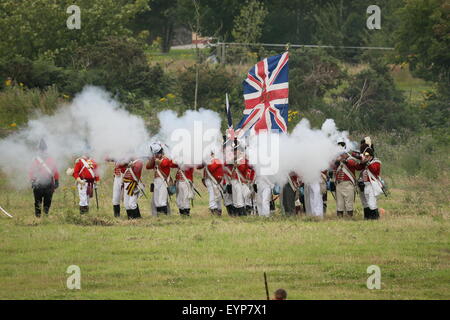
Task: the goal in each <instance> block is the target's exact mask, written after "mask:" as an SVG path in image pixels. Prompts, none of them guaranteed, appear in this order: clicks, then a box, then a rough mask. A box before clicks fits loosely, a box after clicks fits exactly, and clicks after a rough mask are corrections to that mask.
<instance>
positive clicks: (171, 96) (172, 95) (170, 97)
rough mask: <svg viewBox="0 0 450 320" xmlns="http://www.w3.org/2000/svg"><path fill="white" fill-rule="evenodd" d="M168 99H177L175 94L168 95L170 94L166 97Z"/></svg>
mask: <svg viewBox="0 0 450 320" xmlns="http://www.w3.org/2000/svg"><path fill="white" fill-rule="evenodd" d="M166 97H167V98H169V99H174V98H175V95H174V94H173V93H168V94H167V95H166Z"/></svg>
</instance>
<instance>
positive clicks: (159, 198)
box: [152, 177, 170, 216]
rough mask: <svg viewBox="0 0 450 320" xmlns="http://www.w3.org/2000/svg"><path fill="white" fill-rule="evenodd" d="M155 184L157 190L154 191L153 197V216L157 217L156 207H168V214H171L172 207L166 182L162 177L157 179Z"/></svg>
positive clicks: (154, 181)
mask: <svg viewBox="0 0 450 320" xmlns="http://www.w3.org/2000/svg"><path fill="white" fill-rule="evenodd" d="M153 184H154V186H155V189H154V191H153V197H152V215H154V216H156V215H157V212H156V207H164V206H167V214H170V205H169V201H168V198H169V193H168V192H167V186H166V184H165V182H164V180H163V179H162V178H160V177H157V178H155V179H154V180H153Z"/></svg>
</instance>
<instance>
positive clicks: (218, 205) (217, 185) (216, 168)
mask: <svg viewBox="0 0 450 320" xmlns="http://www.w3.org/2000/svg"><path fill="white" fill-rule="evenodd" d="M204 167H205V169H204V171H203V179H202V181H203V184H204V185H205V187H206V188H207V189H208V195H209V210H210V212H211V214H213V215H218V216H220V215H222V199H224V197H225V189H224V187H223V183H224V174H223V170H224V166H223V163H222V161H220V159H218V158H217V157H216V155H215V151H214V150H211V160H210V161H209V163H208V164H206V165H205V166H204Z"/></svg>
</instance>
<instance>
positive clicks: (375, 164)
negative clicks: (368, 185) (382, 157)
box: [362, 160, 381, 182]
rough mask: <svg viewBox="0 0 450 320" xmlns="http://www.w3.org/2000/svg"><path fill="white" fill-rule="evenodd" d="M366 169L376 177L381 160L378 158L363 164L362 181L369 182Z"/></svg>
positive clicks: (378, 173) (379, 169)
mask: <svg viewBox="0 0 450 320" xmlns="http://www.w3.org/2000/svg"><path fill="white" fill-rule="evenodd" d="M367 170H370V172H372V174H373V175H374V176H375V178H378V176H379V175H380V172H381V162H380V161H379V160H372V161H370V162H368V163H367V164H366V165H365V170H364V171H363V172H362V175H363V179H364V182H369V175H368V173H367Z"/></svg>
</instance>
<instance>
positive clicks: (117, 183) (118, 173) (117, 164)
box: [105, 158, 128, 217]
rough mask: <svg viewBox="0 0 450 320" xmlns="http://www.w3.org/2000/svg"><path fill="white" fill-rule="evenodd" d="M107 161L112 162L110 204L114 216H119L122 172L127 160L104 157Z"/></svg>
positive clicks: (121, 198) (121, 196)
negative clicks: (112, 180)
mask: <svg viewBox="0 0 450 320" xmlns="http://www.w3.org/2000/svg"><path fill="white" fill-rule="evenodd" d="M105 160H106V161H107V162H113V163H114V182H113V192H112V205H113V212H114V217H120V202H121V201H122V200H123V196H124V192H123V174H124V173H125V170H126V169H127V165H128V162H127V161H126V160H116V159H113V158H106V159H105Z"/></svg>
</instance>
